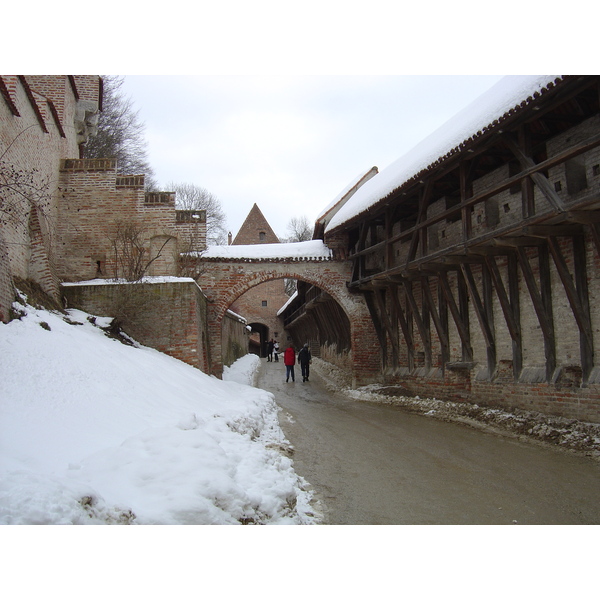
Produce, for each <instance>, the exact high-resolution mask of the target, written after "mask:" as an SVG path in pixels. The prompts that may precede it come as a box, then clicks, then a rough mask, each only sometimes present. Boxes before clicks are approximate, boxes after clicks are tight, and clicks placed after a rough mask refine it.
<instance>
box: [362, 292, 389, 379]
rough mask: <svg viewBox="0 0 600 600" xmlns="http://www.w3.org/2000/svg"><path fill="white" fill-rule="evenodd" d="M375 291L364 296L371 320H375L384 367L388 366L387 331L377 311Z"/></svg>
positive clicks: (374, 324)
mask: <svg viewBox="0 0 600 600" xmlns="http://www.w3.org/2000/svg"><path fill="white" fill-rule="evenodd" d="M373 296H374V292H365V293H364V298H365V302H366V304H367V308H368V309H369V313H370V314H371V320H372V321H373V326H374V328H375V333H376V334H377V341H378V342H379V346H380V347H381V354H380V356H381V361H382V363H383V367H384V368H385V367H386V366H387V345H386V339H385V332H384V330H383V327H382V324H381V319H380V317H379V315H378V313H377V307H376V304H375V302H374V300H373Z"/></svg>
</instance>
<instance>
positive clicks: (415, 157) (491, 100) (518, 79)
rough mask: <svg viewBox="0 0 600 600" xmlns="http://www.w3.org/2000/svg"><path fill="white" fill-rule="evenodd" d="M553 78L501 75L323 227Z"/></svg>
mask: <svg viewBox="0 0 600 600" xmlns="http://www.w3.org/2000/svg"><path fill="white" fill-rule="evenodd" d="M557 78H559V76H558V75H538V76H526V75H515V76H509V77H504V78H503V79H501V80H500V81H499V82H498V83H497V84H496V85H495V86H493V87H492V88H490V89H489V90H488V91H487V92H485V93H484V94H482V95H481V96H480V97H479V98H477V99H476V100H475V101H474V102H472V103H471V104H469V105H468V106H467V107H466V108H464V109H463V110H462V111H460V112H459V113H457V114H456V115H455V116H454V117H452V119H450V120H449V121H447V122H446V123H445V124H444V125H442V127H440V128H439V129H437V130H436V131H434V132H433V133H432V134H431V135H429V136H428V137H426V138H425V139H424V140H423V141H421V142H420V143H419V144H417V146H415V147H414V148H413V149H412V150H411V151H410V152H408V153H407V154H405V155H404V156H402V157H401V158H399V159H398V160H396V161H395V162H393V163H392V164H391V165H389V166H388V167H386V168H385V169H383V170H382V171H381V173H379V174H378V175H375V177H373V178H372V179H370V180H369V181H367V182H366V183H365V184H364V185H363V186H362V187H361V188H360V189H359V190H358V191H357V192H356V193H355V194H354V195H353V196H352V197H351V198H350V199H349V200H348V201H347V202H346V204H345V205H344V206H342V207H341V208H340V210H339V211H338V212H337V214H336V215H335V216H334V217H333V218H332V219H331V221H330V222H329V225H328V226H327V227H326V229H327V230H328V231H330V230H333V229H335V228H336V227H339V226H340V225H341V224H342V223H344V222H345V221H348V220H350V219H352V218H353V217H356V216H357V215H359V214H360V213H362V212H363V211H365V210H367V209H368V208H369V207H370V206H372V205H373V204H375V203H376V202H378V201H379V200H381V199H382V198H385V197H386V196H387V195H388V194H390V193H392V192H393V191H394V190H395V189H396V188H398V187H400V186H401V185H402V184H404V183H406V182H407V181H409V180H410V179H412V178H413V177H414V176H415V175H417V174H418V173H420V172H421V171H423V170H424V169H427V167H429V166H430V165H432V164H433V163H435V162H436V161H437V160H438V159H439V158H441V157H443V156H445V155H446V154H448V153H449V152H451V151H452V150H454V149H455V148H457V147H458V146H459V145H460V144H462V143H463V142H465V141H467V140H469V139H470V138H471V137H474V136H476V135H477V134H478V132H480V131H481V130H483V129H485V128H486V127H487V126H489V125H490V124H492V123H493V122H494V120H496V119H499V118H500V117H502V116H503V115H504V114H505V113H506V112H508V111H509V110H511V109H513V108H514V107H516V106H518V105H519V104H520V103H521V102H522V101H524V100H526V99H527V98H528V97H529V96H533V95H534V94H535V93H537V92H540V91H541V90H542V89H543V88H544V87H546V86H547V85H548V84H549V83H551V82H553V81H555V80H556V79H557Z"/></svg>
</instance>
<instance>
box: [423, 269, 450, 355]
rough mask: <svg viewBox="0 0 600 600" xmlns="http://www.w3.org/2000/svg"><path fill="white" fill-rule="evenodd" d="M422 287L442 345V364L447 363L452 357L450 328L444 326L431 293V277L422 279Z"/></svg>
mask: <svg viewBox="0 0 600 600" xmlns="http://www.w3.org/2000/svg"><path fill="white" fill-rule="evenodd" d="M421 289H422V290H423V299H424V301H425V302H426V304H427V305H428V308H429V313H430V314H431V317H432V319H433V324H434V326H435V330H436V331H437V334H438V339H439V340H440V346H441V349H442V365H443V364H445V363H446V362H447V361H448V360H449V358H450V344H449V343H448V330H447V328H444V326H443V324H442V320H441V317H440V314H439V313H438V311H437V309H436V306H435V302H434V301H433V296H432V295H431V289H430V287H429V279H428V278H427V276H425V277H423V278H422V279H421Z"/></svg>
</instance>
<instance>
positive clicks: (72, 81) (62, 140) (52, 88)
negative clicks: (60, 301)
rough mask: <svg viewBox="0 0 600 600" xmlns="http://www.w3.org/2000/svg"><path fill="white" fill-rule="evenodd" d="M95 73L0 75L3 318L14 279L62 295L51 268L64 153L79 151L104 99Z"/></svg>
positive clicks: (0, 301)
mask: <svg viewBox="0 0 600 600" xmlns="http://www.w3.org/2000/svg"><path fill="white" fill-rule="evenodd" d="M99 90H100V79H99V78H98V77H96V76H67V75H55V76H34V75H28V76H17V75H2V76H0V169H1V171H2V175H3V192H2V200H1V205H0V225H1V227H0V319H2V320H4V321H6V320H7V319H8V313H9V308H10V305H11V303H12V301H13V287H12V277H13V276H17V277H20V278H22V279H33V280H34V281H36V282H37V283H39V284H40V285H41V286H42V289H43V290H44V291H45V292H47V293H48V294H50V295H51V296H54V297H57V296H58V280H57V277H56V274H55V271H54V258H55V255H56V252H55V250H56V248H55V245H54V242H55V237H56V225H57V220H58V204H59V202H60V198H61V195H60V193H59V178H58V169H59V165H60V161H61V159H64V158H68V157H79V144H80V143H82V142H84V141H85V139H86V137H87V135H88V134H89V133H90V131H91V130H93V128H94V125H95V124H94V122H93V115H94V114H95V113H96V112H97V110H98V105H99Z"/></svg>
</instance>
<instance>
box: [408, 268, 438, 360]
mask: <svg viewBox="0 0 600 600" xmlns="http://www.w3.org/2000/svg"><path fill="white" fill-rule="evenodd" d="M403 284H404V291H405V292H406V298H407V300H408V303H409V304H410V307H411V309H412V314H413V318H414V320H415V323H416V324H417V329H418V330H419V336H420V337H421V341H422V342H423V351H424V353H425V366H426V367H427V368H430V367H431V364H432V360H431V340H430V337H429V331H428V330H427V328H426V326H425V322H424V321H423V319H422V317H421V313H420V312H419V307H418V305H417V302H416V300H415V297H414V296H413V293H412V283H411V282H410V281H408V280H406V279H405V280H404V281H403Z"/></svg>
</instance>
